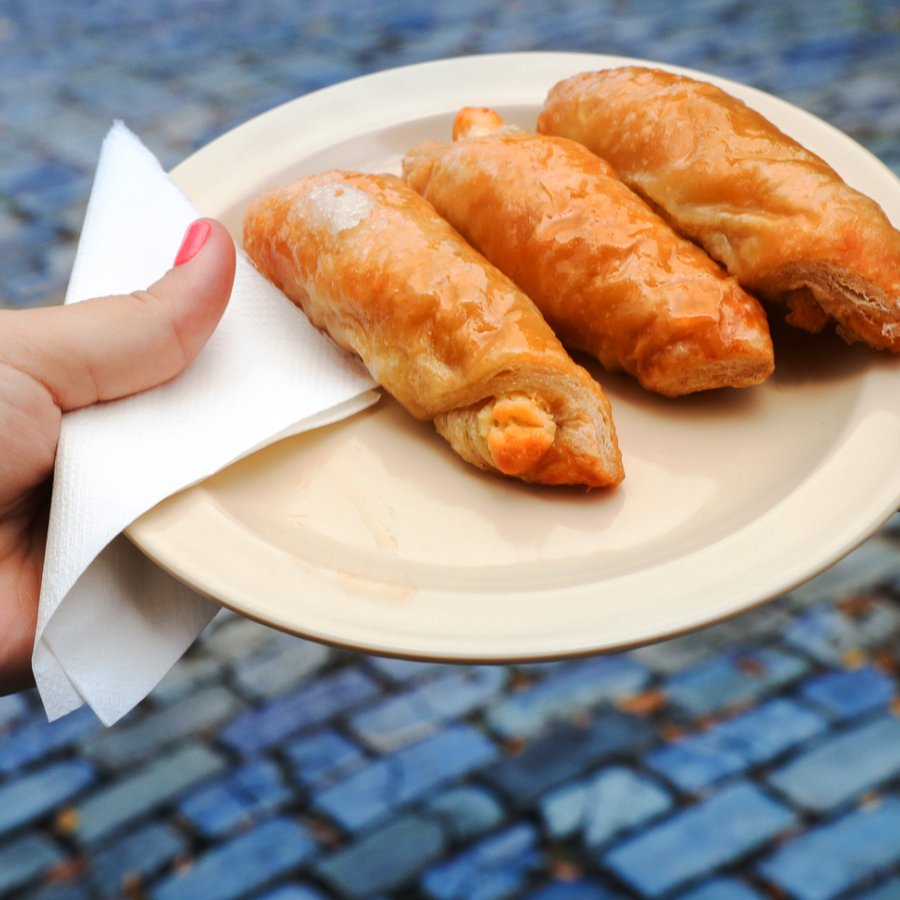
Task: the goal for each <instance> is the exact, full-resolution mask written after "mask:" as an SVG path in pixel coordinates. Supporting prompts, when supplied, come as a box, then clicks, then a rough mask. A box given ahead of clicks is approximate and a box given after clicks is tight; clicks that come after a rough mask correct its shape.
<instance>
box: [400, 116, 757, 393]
mask: <svg viewBox="0 0 900 900" xmlns="http://www.w3.org/2000/svg"><path fill="white" fill-rule="evenodd" d="M453 133H454V135H455V137H456V138H457V139H458V140H457V141H455V142H454V143H452V144H440V143H435V142H429V143H426V144H423V145H421V146H420V147H417V148H415V149H413V150H411V151H410V152H409V153H408V154H407V155H406V157H405V159H404V161H403V176H404V178H405V179H406V181H407V182H408V183H409V184H410V185H412V186H413V187H414V188H415V189H416V190H417V191H419V193H421V194H422V196H423V197H425V199H426V200H428V201H429V202H430V203H432V204H433V205H434V206H435V208H436V209H437V210H438V212H439V213H441V215H442V216H444V217H445V218H446V219H447V220H448V221H449V222H450V224H451V225H453V226H454V227H455V228H456V229H457V230H458V231H459V232H460V233H461V234H462V235H463V236H464V237H465V238H466V239H467V240H468V241H469V242H470V243H471V244H472V245H473V246H475V247H476V248H477V249H478V250H480V251H481V252H482V253H483V254H484V255H485V256H486V257H487V258H488V259H489V260H490V261H491V262H492V263H494V264H495V265H496V266H497V267H498V268H499V269H501V270H502V271H503V272H505V273H506V274H507V275H508V276H509V277H510V278H512V279H513V280H514V281H515V282H516V283H517V284H518V285H519V287H521V288H522V290H524V291H525V293H526V294H528V296H529V297H531V299H532V300H534V302H535V304H536V305H537V306H538V308H539V309H540V310H541V312H542V313H543V314H544V316H545V317H546V319H547V321H548V322H549V323H550V325H551V326H552V327H553V329H554V330H555V331H556V333H557V335H558V336H559V337H560V339H561V340H562V342H563V343H564V344H565V345H566V346H568V347H570V348H573V349H577V350H582V351H585V352H587V353H590V354H591V355H593V356H595V357H596V358H597V359H599V360H600V362H601V363H602V364H603V365H604V366H605V367H606V368H607V369H610V370H624V371H625V372H627V373H629V374H630V375H632V376H634V377H635V378H637V379H638V381H639V382H640V383H641V384H642V385H643V386H644V387H646V388H648V389H650V390H653V391H656V392H658V393H661V394H665V395H667V396H678V395H681V394H687V393H691V392H694V391H701V390H708V389H711V388H719V387H724V386H732V387H745V386H747V385H752V384H757V383H759V382H760V381H763V380H764V379H765V378H766V377H768V375H769V374H770V373H771V372H772V369H773V356H772V342H771V339H770V337H769V330H768V324H767V322H766V318H765V314H764V312H763V310H762V308H761V306H760V305H759V303H758V302H757V301H756V300H755V299H754V298H753V297H751V296H750V295H748V294H747V293H745V292H744V291H743V290H742V289H741V287H740V285H739V284H738V283H737V281H736V280H735V279H733V278H730V277H729V276H728V275H727V274H726V273H725V272H724V271H723V270H722V269H721V268H720V267H719V266H718V265H716V264H715V263H714V262H713V261H712V260H711V259H710V258H709V257H708V256H707V255H706V254H705V253H704V252H703V251H702V250H701V249H699V248H698V247H696V246H695V245H694V244H692V243H691V242H690V241H687V240H685V239H684V238H682V237H680V236H679V235H677V234H676V233H675V232H674V231H673V230H672V229H671V228H670V227H669V226H668V225H667V224H666V223H665V222H664V221H663V220H662V219H661V218H660V217H659V216H658V215H656V214H655V213H654V212H653V211H652V210H651V209H650V208H649V207H648V206H647V204H646V203H644V201H643V200H641V199H640V198H639V197H638V196H637V195H636V194H634V193H633V192H632V191H631V190H630V189H629V188H627V187H626V186H625V185H624V184H623V183H622V182H621V181H620V180H619V179H618V178H617V177H616V176H615V174H614V173H613V172H612V170H611V168H610V167H609V166H608V165H607V164H606V163H605V162H604V161H603V160H601V159H599V158H598V157H597V156H595V155H594V154H593V153H591V152H590V151H588V150H587V149H585V148H584V147H583V146H582V145H580V144H577V143H575V142H574V141H570V140H567V139H564V138H551V137H545V136H543V135H536V134H528V133H526V132H522V131H519V130H518V129H511V128H508V127H504V125H503V120H502V119H501V118H500V116H499V115H498V114H497V113H496V112H494V111H493V110H488V109H475V108H468V109H464V110H462V111H461V112H460V114H459V115H458V116H457V119H456V122H455V123H454V132H453Z"/></svg>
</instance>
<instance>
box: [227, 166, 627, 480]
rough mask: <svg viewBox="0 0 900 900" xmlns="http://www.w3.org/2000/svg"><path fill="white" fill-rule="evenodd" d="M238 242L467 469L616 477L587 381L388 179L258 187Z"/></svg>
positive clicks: (449, 234) (610, 432)
mask: <svg viewBox="0 0 900 900" xmlns="http://www.w3.org/2000/svg"><path fill="white" fill-rule="evenodd" d="M244 247H245V249H246V251H247V253H248V254H249V256H250V258H251V259H252V260H253V261H254V263H255V264H256V266H257V267H258V268H259V269H260V271H261V272H262V273H263V274H264V275H266V276H267V277H268V278H269V279H270V280H271V281H273V282H274V283H275V284H276V285H277V286H278V287H279V288H280V289H281V290H282V291H283V292H284V293H285V294H286V295H287V296H288V297H289V298H290V299H291V300H293V301H294V302H295V303H296V304H298V305H299V306H300V307H301V308H302V309H303V311H304V312H305V313H306V314H307V316H308V317H309V318H310V320H311V321H312V322H313V324H315V325H316V326H317V327H319V328H321V329H323V330H325V331H326V332H327V333H328V334H329V335H331V337H332V338H333V339H334V340H335V341H336V342H337V343H338V344H340V345H341V346H342V347H344V348H345V349H348V350H351V351H353V352H355V353H357V354H358V355H359V356H360V357H361V358H362V360H363V362H364V363H365V364H366V366H367V367H368V368H369V371H370V372H371V373H372V375H373V376H374V378H375V379H376V380H377V381H378V382H379V383H380V384H382V385H383V386H384V387H385V388H386V389H387V390H388V391H389V392H390V393H391V394H392V395H393V396H394V397H396V398H397V400H398V401H399V402H400V403H401V404H402V405H403V406H404V407H406V409H407V410H409V412H410V413H412V414H413V415H414V416H416V417H417V418H419V419H423V420H433V421H434V424H435V426H436V427H437V430H438V431H439V432H440V433H441V434H442V435H443V436H444V437H445V438H446V439H447V440H448V441H449V442H450V444H451V446H452V447H453V449H454V450H455V451H456V452H457V453H458V454H459V455H460V456H462V457H463V458H464V459H466V460H467V461H469V462H470V463H473V464H474V465H476V466H479V467H481V468H484V469H492V470H495V471H498V472H501V473H503V474H505V475H511V476H516V477H518V478H521V479H523V480H525V481H532V482H542V483H546V484H584V485H589V486H608V485H614V484H617V483H618V482H619V481H621V479H622V476H623V471H622V463H621V457H620V453H619V448H618V444H617V442H616V434H615V428H614V426H613V422H612V417H611V413H610V407H609V402H608V401H607V399H606V396H605V395H604V394H603V391H602V390H601V388H600V386H599V385H598V384H597V383H596V382H595V381H594V380H593V379H592V378H591V376H590V375H589V374H588V372H587V371H586V370H585V369H583V368H582V367H581V366H578V365H576V364H575V363H574V362H573V361H572V359H571V358H570V357H569V356H568V354H567V353H566V351H565V350H564V349H563V347H562V345H561V344H560V343H559V341H558V340H557V338H556V336H555V335H554V334H553V332H552V330H551V329H550V327H549V326H548V325H547V323H546V322H545V321H544V320H543V318H542V317H541V315H540V313H539V312H538V310H537V309H536V308H535V306H534V304H533V303H532V302H531V301H530V300H529V299H528V297H526V296H525V295H524V294H523V293H522V292H521V291H520V290H519V289H518V288H516V286H515V285H514V284H513V283H512V282H511V281H509V279H508V278H506V277H505V276H504V275H503V274H502V273H501V272H499V271H497V270H496V269H495V268H494V267H493V266H491V265H490V264H489V263H488V262H487V261H486V260H485V259H483V257H481V256H480V255H479V254H478V253H477V252H476V251H475V250H473V249H472V248H471V247H470V246H469V245H468V244H466V242H465V241H464V240H463V239H462V238H461V237H460V236H459V235H458V234H457V233H456V232H455V231H454V230H453V229H452V228H451V227H450V225H448V224H447V223H446V222H445V221H444V220H443V219H442V218H441V217H440V216H438V214H437V213H436V212H435V211H434V209H433V208H432V207H431V206H430V205H429V204H428V203H426V202H425V201H424V200H423V199H422V198H421V197H419V195H418V194H416V193H415V192H414V191H413V190H411V189H410V188H409V187H407V186H406V185H405V184H404V183H403V182H402V181H401V180H400V179H399V178H396V177H394V176H391V175H364V174H356V173H349V172H337V171H333V172H325V173H322V174H320V175H315V176H311V177H309V178H304V179H301V180H299V181H296V182H294V183H292V184H289V185H286V186H284V187H279V188H276V189H274V190H271V191H269V192H267V193H265V194H263V195H262V196H260V197H258V198H257V199H256V200H255V201H254V202H253V204H252V205H251V208H250V210H249V212H248V214H247V217H246V219H245V222H244Z"/></svg>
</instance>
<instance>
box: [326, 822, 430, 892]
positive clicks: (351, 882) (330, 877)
mask: <svg viewBox="0 0 900 900" xmlns="http://www.w3.org/2000/svg"><path fill="white" fill-rule="evenodd" d="M444 850H445V841H444V835H443V832H442V831H441V828H440V826H439V825H437V823H435V822H433V821H431V820H429V819H426V818H423V817H421V816H416V815H409V816H403V817H401V818H399V819H396V820H395V821H393V822H390V823H389V824H387V825H385V826H383V827H382V828H379V829H377V830H375V831H373V832H371V833H370V834H369V835H367V836H365V837H363V838H361V839H360V840H358V841H357V842H355V843H353V844H350V845H349V846H347V847H346V848H343V849H341V850H338V851H337V852H335V853H333V854H331V855H330V856H328V857H326V858H324V859H323V860H322V861H321V862H319V863H318V864H317V865H316V867H315V872H316V875H317V876H318V877H319V878H320V879H322V880H323V881H325V882H326V884H328V886H329V887H330V888H331V889H332V891H334V893H335V895H336V896H339V897H347V898H355V897H360V898H362V897H371V896H373V895H375V894H378V893H379V892H381V891H391V890H394V889H396V888H399V887H401V886H403V885H405V884H407V883H408V882H410V881H411V880H413V879H415V878H416V877H417V876H418V875H419V873H420V872H421V871H422V870H423V869H424V868H425V867H426V866H427V865H428V864H429V863H431V862H432V861H433V860H435V859H437V858H438V857H440V856H441V855H442V854H443V853H444Z"/></svg>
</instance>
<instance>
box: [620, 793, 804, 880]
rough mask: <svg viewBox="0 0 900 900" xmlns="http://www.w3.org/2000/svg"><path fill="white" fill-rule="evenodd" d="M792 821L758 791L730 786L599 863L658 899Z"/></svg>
mask: <svg viewBox="0 0 900 900" xmlns="http://www.w3.org/2000/svg"><path fill="white" fill-rule="evenodd" d="M795 822H796V817H795V816H794V814H793V813H792V812H791V811H790V810H789V809H787V808H786V807H784V806H782V805H781V804H780V803H776V802H775V801H774V800H773V799H771V798H770V797H768V796H766V795H765V794H763V793H762V792H761V791H760V790H759V789H758V788H756V787H754V786H753V785H751V784H747V783H739V784H734V785H730V786H728V787H726V788H724V789H723V790H722V791H720V792H719V793H717V794H714V795H712V796H710V797H708V798H705V799H704V800H703V801H702V802H701V803H698V804H697V805H696V806H692V807H688V808H687V809H684V810H681V811H679V812H677V813H675V814H674V815H673V816H671V817H670V818H668V819H666V820H665V821H663V822H661V823H660V824H658V825H654V826H652V827H651V828H649V829H648V830H647V831H644V832H643V833H642V834H639V835H637V836H636V837H633V838H629V839H626V840H625V841H624V842H623V843H621V844H618V845H617V846H616V847H614V848H613V849H612V850H611V851H610V852H609V853H607V854H606V855H605V857H604V860H603V861H604V864H605V865H606V866H608V867H609V868H610V869H612V870H613V871H614V872H615V873H616V874H617V875H618V876H619V877H620V878H622V879H623V880H624V881H625V882H627V883H628V884H629V885H631V886H632V887H634V888H635V889H636V890H638V891H639V892H640V893H641V895H642V896H646V897H659V896H661V895H662V894H664V893H667V892H669V891H672V890H674V889H675V888H677V887H680V886H683V885H686V883H687V882H690V881H693V880H694V879H699V878H701V877H702V876H705V875H709V874H710V873H712V872H714V871H715V870H716V869H719V868H721V867H723V866H725V865H727V864H728V863H731V862H734V861H735V860H737V859H740V858H741V857H742V856H744V855H745V854H747V853H750V852H751V851H753V850H755V849H757V848H759V847H761V846H763V845H764V844H765V843H767V842H768V841H769V840H771V839H773V838H775V837H777V836H778V835H779V834H782V833H783V832H785V831H787V830H788V829H789V828H790V827H791V826H793V825H794V823H795ZM648 860H653V865H648V864H647V861H648Z"/></svg>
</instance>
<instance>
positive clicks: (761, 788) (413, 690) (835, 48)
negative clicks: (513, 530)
mask: <svg viewBox="0 0 900 900" xmlns="http://www.w3.org/2000/svg"><path fill="white" fill-rule="evenodd" d="M545 49H560V50H585V51H594V52H600V53H613V54H622V55H633V56H639V57H645V58H651V59H660V60H664V61H667V62H672V63H680V64H683V65H688V66H692V67H696V68H699V69H704V70H707V71H710V72H713V73H716V74H719V75H723V76H726V77H730V78H734V79H738V80H741V81H744V82H748V83H751V84H753V85H755V86H757V87H760V88H762V89H764V90H768V91H771V92H773V93H776V94H778V95H780V96H782V97H784V98H785V99H787V100H789V101H791V102H793V103H795V104H797V105H799V106H801V107H803V108H805V109H808V110H810V111H811V112H813V113H815V114H816V115H818V116H820V117H822V118H824V119H826V120H827V121H829V122H831V123H832V124H834V125H835V126H837V127H838V128H840V129H842V130H844V131H846V132H847V133H848V134H850V135H851V136H852V137H853V138H855V139H856V140H857V141H859V142H861V143H862V144H863V145H864V146H866V147H868V148H869V149H870V150H871V151H872V152H873V153H874V154H875V155H876V156H878V157H879V158H880V159H882V160H883V161H884V162H885V163H886V164H887V165H888V166H890V167H892V168H893V169H894V171H895V172H900V7H898V5H897V3H896V0H852V2H851V0H795V2H793V3H790V4H775V3H759V2H750V0H686V2H682V3H675V2H672V0H646V2H640V3H638V2H621V0H594V2H587V0H533V2H529V3H519V2H508V0H506V2H504V0H456V2H454V3H447V4H426V3H415V2H412V0H370V2H367V3H364V4H363V3H352V2H349V0H308V2H304V3H297V2H289V0H271V2H265V3H259V2H257V3H250V2H248V0H202V2H201V0H182V2H173V0H145V2H143V3H141V4H125V3H120V2H116V0H93V2H91V3H71V2H63V0H44V2H31V0H7V2H5V3H0V148H2V151H0V307H7V308H20V307H28V306H36V305H44V304H52V303H57V302H59V301H60V300H61V298H62V294H63V292H64V289H65V285H66V282H67V279H68V276H69V272H70V269H71V265H72V261H73V258H74V248H75V243H76V240H77V236H78V233H79V229H80V227H81V222H82V218H83V215H84V208H85V203H86V199H87V193H88V190H89V187H90V182H91V178H92V175H93V170H94V166H95V164H96V160H97V154H98V151H99V147H100V142H101V140H102V138H103V136H104V134H105V133H106V131H107V129H108V128H109V125H110V122H111V120H112V119H113V118H116V117H119V118H123V119H124V120H125V121H126V123H127V124H128V125H130V126H131V127H132V128H133V129H134V130H135V131H136V132H137V133H138V134H139V135H140V137H141V138H142V139H143V140H144V141H145V142H146V143H147V144H148V146H149V147H150V148H151V150H153V151H154V152H155V153H156V154H157V155H158V156H159V157H160V159H161V160H162V162H163V164H164V165H166V166H171V165H174V164H175V163H177V162H178V161H179V160H181V159H182V158H184V157H185V156H186V155H187V154H189V153H190V152H191V151H193V150H194V149H196V148H198V147H200V146H202V145H203V144H205V143H206V142H208V141H209V140H211V139H212V138H214V137H216V136H217V135H219V134H222V133H223V132H224V131H226V130H228V129H229V128H231V127H232V126H234V125H235V124H238V123H240V122H242V121H244V120H246V119H247V118H249V117H251V116H253V115H255V114H256V113H258V112H261V111H263V110H265V109H268V108H270V107H272V106H274V105H276V104H278V103H280V102H283V101H285V100H288V99H291V98H293V97H296V96H298V95H300V94H303V93H305V92H308V91H310V90H314V89H316V88H319V87H322V86H325V85H328V84H331V83H334V82H337V81H341V80H343V79H346V78H350V77H353V76H356V75H361V74H365V73H368V72H373V71H377V70H380V69H384V68H388V67H391V66H397V65H403V64H407V63H412V62H418V61H422V60H428V59H435V58H441V57H449V56H455V55H461V54H469V53H484V52H494V51H513V50H545ZM898 636H900V517H895V518H894V520H893V521H892V522H891V523H889V524H888V525H887V526H886V527H885V528H884V529H882V530H881V531H880V532H879V533H878V534H876V535H875V536H874V537H872V538H871V539H870V540H869V541H867V542H866V543H865V544H864V545H863V546H862V547H860V548H859V549H858V550H857V551H855V552H854V553H853V554H851V555H850V556H849V557H848V558H847V559H845V560H843V561H842V562H841V563H839V564H838V565H836V566H834V567H832V568H831V569H829V570H828V571H827V572H825V573H823V574H822V575H821V576H819V577H818V578H816V579H814V580H813V581H811V582H809V583H808V584H806V585H803V586H802V587H800V588H798V589H797V590H795V591H794V592H792V593H791V594H790V595H788V596H785V597H781V598H778V599H777V600H776V601H774V602H773V603H771V604H768V605H767V606H765V607H763V608H761V609H759V610H755V611H753V612H751V613H747V614H746V615H744V616H741V617H739V618H737V619H734V620H732V621H730V622H726V623H723V624H722V625H719V626H716V627H714V628H710V629H706V630H705V631H701V632H699V633H696V634H692V635H687V636H685V637H683V638H679V639H676V640H673V641H669V642H666V643H663V644H659V645H656V646H653V647H647V648H641V649H639V650H635V651H632V652H630V653H627V654H618V655H614V656H610V657H605V658H599V659H593V660H581V661H575V662H570V663H561V664H539V665H529V666H505V667H497V668H479V667H453V666H443V665H434V664H424V663H412V662H403V661H397V660H387V659H378V658H375V657H366V656H363V655H359V654H354V653H349V652H343V651H336V650H332V649H327V648H324V647H319V646H317V645H313V644H309V643H307V642H304V641H301V640H297V639H294V638H291V637H287V636H285V635H281V634H278V633H275V632H272V631H270V630H268V629H266V628H264V627H262V626H259V625H256V624H254V623H252V622H249V621H246V620H243V619H239V618H237V617H235V616H233V615H222V616H221V617H219V618H218V619H217V620H216V621H215V622H214V623H213V625H212V626H210V628H209V629H208V630H207V631H206V632H205V634H204V635H203V636H202V637H201V639H200V640H199V641H198V642H197V644H196V645H195V646H194V647H193V648H192V649H191V650H190V652H189V653H188V654H187V655H186V657H185V658H184V660H183V661H182V662H181V663H180V664H179V665H178V666H177V667H176V668H175V669H174V670H173V671H172V672H171V673H170V675H169V676H168V677H167V678H166V679H165V681H164V682H163V683H162V684H161V685H160V686H159V687H158V688H157V689H156V690H155V691H154V692H153V694H152V695H151V697H150V698H148V700H147V701H146V702H145V703H143V704H141V706H140V707H139V708H138V709H137V710H135V712H134V713H133V714H131V715H130V716H128V717H127V718H126V719H125V720H123V721H122V722H121V723H120V724H119V725H117V726H115V727H114V728H112V729H110V730H108V731H105V730H103V729H102V728H100V726H99V725H98V723H97V721H96V719H95V718H94V717H93V714H91V713H90V712H89V711H80V712H77V713H75V714H73V715H72V716H69V717H67V718H65V719H62V720H60V721H59V722H56V723H54V724H53V725H48V724H47V723H46V721H45V720H44V718H43V714H42V712H41V709H40V706H39V704H38V702H37V698H36V697H35V696H34V695H33V694H30V693H28V694H23V695H19V696H15V697H7V698H0V897H16V898H19V897H23V898H43V900H52V898H56V900H66V898H73V900H74V898H85V897H113V896H143V897H150V898H175V897H179V898H180V897H185V898H199V897H213V898H224V897H258V898H268V900H322V898H329V897H337V898H355V897H360V898H363V897H372V898H384V897H396V898H410V900H428V898H433V900H443V898H465V900H475V898H484V900H487V898H491V900H493V898H518V897H521V898H528V900H611V898H624V897H666V898H679V900H701V898H702V900H752V898H762V897H786V898H798V900H827V898H836V900H839V898H847V897H860V898H869V900H875V898H877V900H885V898H889V897H900V718H898V715H900V700H898V693H897V689H898V681H897V677H898V669H900V650H898V646H900V644H898Z"/></svg>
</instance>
